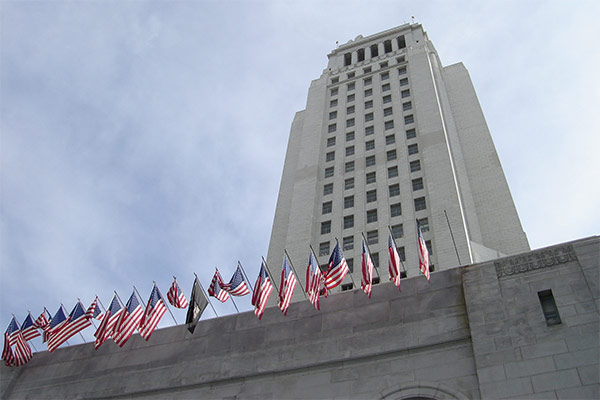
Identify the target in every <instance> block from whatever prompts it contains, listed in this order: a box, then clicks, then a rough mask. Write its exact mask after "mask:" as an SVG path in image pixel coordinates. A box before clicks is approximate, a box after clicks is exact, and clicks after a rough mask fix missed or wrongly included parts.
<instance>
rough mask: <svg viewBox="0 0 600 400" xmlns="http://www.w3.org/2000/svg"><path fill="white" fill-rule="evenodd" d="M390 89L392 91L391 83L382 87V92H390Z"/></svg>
mask: <svg viewBox="0 0 600 400" xmlns="http://www.w3.org/2000/svg"><path fill="white" fill-rule="evenodd" d="M390 89H391V87H390V84H389V83H386V84H384V85H381V91H382V92H387V91H388V90H390Z"/></svg>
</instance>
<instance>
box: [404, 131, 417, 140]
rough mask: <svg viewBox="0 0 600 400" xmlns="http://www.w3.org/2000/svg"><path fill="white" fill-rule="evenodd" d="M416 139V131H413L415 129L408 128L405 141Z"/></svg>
mask: <svg viewBox="0 0 600 400" xmlns="http://www.w3.org/2000/svg"><path fill="white" fill-rule="evenodd" d="M416 137H417V131H416V130H415V128H410V129H407V130H406V138H407V139H414V138H416Z"/></svg>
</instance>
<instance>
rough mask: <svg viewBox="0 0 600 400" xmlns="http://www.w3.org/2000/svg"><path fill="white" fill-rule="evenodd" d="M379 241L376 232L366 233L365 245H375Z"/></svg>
mask: <svg viewBox="0 0 600 400" xmlns="http://www.w3.org/2000/svg"><path fill="white" fill-rule="evenodd" d="M378 241H379V235H378V234H377V231H369V232H367V243H369V244H376V243H377V242H378Z"/></svg>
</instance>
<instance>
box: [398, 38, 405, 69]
mask: <svg viewBox="0 0 600 400" xmlns="http://www.w3.org/2000/svg"><path fill="white" fill-rule="evenodd" d="M401 38H402V41H403V42H404V36H401ZM405 47H406V44H404V46H400V37H399V38H398V48H399V49H403V48H405ZM405 61H406V58H405V57H404V56H400V57H398V58H396V62H397V63H398V64H402V63H403V62H405Z"/></svg>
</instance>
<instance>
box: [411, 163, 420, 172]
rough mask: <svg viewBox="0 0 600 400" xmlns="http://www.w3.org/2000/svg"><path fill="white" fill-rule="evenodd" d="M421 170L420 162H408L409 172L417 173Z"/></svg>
mask: <svg viewBox="0 0 600 400" xmlns="http://www.w3.org/2000/svg"><path fill="white" fill-rule="evenodd" d="M420 170H421V161H419V160H415V161H411V162H410V172H417V171H420Z"/></svg>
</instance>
